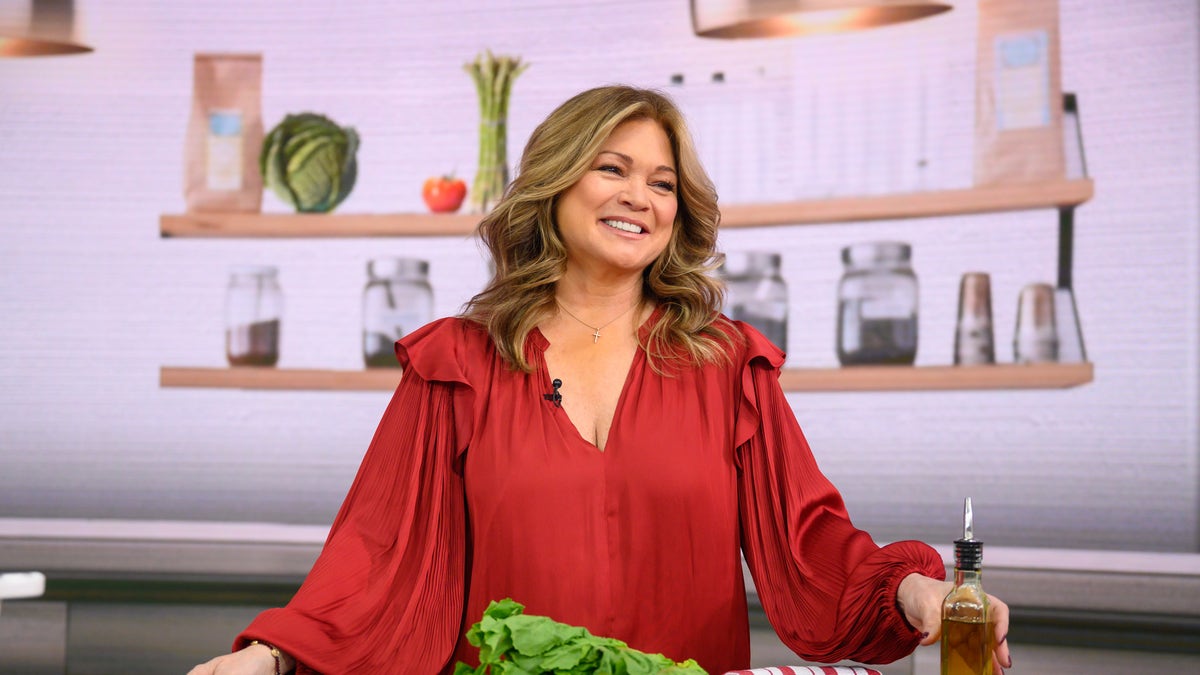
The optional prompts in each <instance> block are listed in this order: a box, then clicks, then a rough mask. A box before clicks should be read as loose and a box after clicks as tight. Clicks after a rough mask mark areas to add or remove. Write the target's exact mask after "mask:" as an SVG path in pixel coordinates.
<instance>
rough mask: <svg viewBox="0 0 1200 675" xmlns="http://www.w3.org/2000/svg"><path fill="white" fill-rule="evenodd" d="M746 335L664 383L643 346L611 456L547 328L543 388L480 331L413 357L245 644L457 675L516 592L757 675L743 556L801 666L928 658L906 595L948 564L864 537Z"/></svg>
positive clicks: (402, 353) (459, 328) (549, 608)
mask: <svg viewBox="0 0 1200 675" xmlns="http://www.w3.org/2000/svg"><path fill="white" fill-rule="evenodd" d="M658 316H659V313H658V312H656V313H655V315H654V316H652V317H651V319H650V320H649V321H648V322H647V326H648V325H649V324H650V323H651V322H653V321H655V320H657V318H658ZM735 325H737V326H738V328H739V329H740V330H741V331H742V333H743V334H744V335H745V337H746V338H747V340H746V344H744V345H741V346H739V347H736V348H734V349H733V350H732V356H733V358H732V361H731V363H730V364H715V365H708V366H705V367H701V368H692V369H688V370H686V371H684V372H682V373H678V374H676V375H675V376H674V377H665V376H662V375H660V374H658V373H656V372H654V370H653V369H652V368H650V367H649V364H648V363H647V361H646V358H645V355H644V353H642V352H640V351H639V353H638V355H637V356H636V357H635V358H634V361H633V364H632V366H631V367H630V370H629V373H628V375H627V377H626V381H625V386H624V389H623V391H622V393H621V397H620V400H619V402H618V404H617V409H616V413H615V417H614V419H613V424H612V428H611V430H610V432H609V436H608V443H607V445H606V447H605V450H604V451H603V452H601V451H599V450H597V448H596V447H595V446H594V445H592V444H591V443H590V442H588V441H587V440H585V439H584V438H583V437H582V436H580V434H579V432H578V431H577V430H576V429H575V427H574V425H573V424H572V423H571V420H570V419H569V418H568V417H567V415H566V413H565V411H564V410H563V409H562V408H560V407H556V406H555V405H554V404H553V403H552V402H550V401H547V400H546V399H545V398H544V397H543V394H545V393H547V392H550V391H551V386H550V380H551V376H552V374H551V373H549V372H547V368H546V364H545V360H544V358H543V355H544V352H545V350H546V347H547V346H548V344H549V343H548V342H547V341H546V339H545V337H543V336H542V334H541V333H540V332H538V331H536V330H535V331H534V332H533V333H532V334H531V335H530V337H529V340H528V342H527V345H526V349H527V354H528V355H529V357H530V359H531V363H534V364H535V365H536V370H535V372H533V373H528V374H527V373H522V372H519V371H514V370H511V369H509V367H508V366H507V365H506V364H505V363H504V362H503V360H502V359H501V358H500V357H499V355H498V354H497V352H496V350H495V348H494V346H493V345H492V342H491V340H490V339H489V337H488V336H487V334H486V332H485V331H484V330H483V329H482V328H480V327H479V326H477V325H476V324H473V323H471V322H468V321H465V320H462V319H442V320H440V321H436V322H434V323H432V324H429V325H428V326H426V327H424V328H422V329H421V330H419V331H417V332H415V333H413V334H412V335H409V336H408V337H406V338H404V339H403V340H401V341H400V342H399V343H397V350H396V351H397V355H398V357H399V359H400V362H401V364H402V365H403V366H405V374H404V377H403V379H402V381H401V383H400V386H399V387H398V388H397V390H396V392H395V394H394V395H393V397H392V400H391V403H390V404H389V405H388V407H387V410H386V411H385V412H384V415H383V420H382V421H381V422H380V425H379V428H378V430H377V431H376V432H375V437H374V439H373V440H372V441H371V445H370V447H369V448H368V450H367V453H366V456H365V457H364V458H363V462H362V465H361V467H360V468H359V471H358V476H357V477H356V478H355V481H354V484H353V486H352V487H351V488H350V492H349V494H348V495H347V497H346V501H345V503H344V504H343V505H342V508H341V511H340V512H339V513H338V516H337V518H336V520H335V521H334V523H333V526H332V528H331V530H330V533H329V538H328V540H327V541H326V543H325V548H324V550H323V551H322V552H321V555H320V557H319V558H318V560H317V562H316V563H315V564H314V566H313V568H312V571H311V572H310V573H309V575H308V578H307V579H306V580H305V582H304V584H303V585H302V586H301V588H300V589H299V591H298V592H297V593H296V595H295V597H294V598H293V599H292V601H291V602H290V603H289V604H288V605H287V606H286V607H284V608H280V609H271V610H268V611H266V612H263V613H262V614H260V615H259V616H258V617H257V618H256V619H255V620H254V621H253V622H252V623H251V624H250V626H249V627H247V628H246V630H245V632H244V633H243V634H242V635H241V636H239V637H238V640H237V641H236V642H235V644H234V648H235V649H239V648H241V647H243V646H245V645H246V644H247V643H248V641H249V640H251V639H257V640H262V641H265V642H268V643H271V644H274V645H276V646H278V647H279V648H280V649H283V650H284V651H286V652H288V653H289V654H291V655H293V656H294V657H295V658H296V659H297V661H298V662H299V664H300V665H299V667H298V671H299V672H300V673H309V672H314V671H316V672H323V673H404V674H410V673H411V674H414V675H424V674H430V675H432V674H435V673H450V672H452V671H453V667H454V663H455V662H456V661H458V660H464V661H467V662H469V663H472V664H474V663H476V659H477V653H476V650H475V649H474V648H472V647H471V646H470V645H469V644H468V643H467V642H466V640H465V638H463V637H462V636H463V634H464V632H465V631H466V629H467V628H468V627H469V626H470V625H471V624H473V623H475V622H476V621H478V620H479V618H480V616H481V614H482V613H483V610H484V608H485V607H486V606H487V604H488V602H489V601H491V600H496V599H501V598H506V597H511V598H513V599H514V600H516V601H518V602H520V603H523V604H524V605H525V606H526V612H527V613H530V614H544V615H547V616H550V617H553V618H554V619H557V620H559V621H564V622H567V623H571V624H577V625H582V626H586V627H587V628H588V629H589V630H591V631H592V632H593V633H594V634H596V635H606V636H613V637H617V638H620V639H622V640H624V641H626V642H627V643H629V645H630V646H632V647H635V648H637V649H640V650H643V651H648V652H661V653H663V654H665V655H667V656H669V657H671V658H672V659H675V660H683V659H686V658H694V659H696V660H697V661H698V662H699V663H700V665H701V666H703V667H704V668H705V669H706V670H707V671H708V672H709V673H714V674H718V673H724V672H725V671H726V670H731V669H735V668H746V667H748V666H749V664H750V639H749V627H748V619H747V613H746V593H745V587H744V581H743V578H742V567H741V557H740V555H739V554H744V555H745V558H746V561H747V563H748V565H749V567H750V570H751V572H752V574H753V576H754V580H755V585H756V586H757V588H758V593H759V598H760V600H761V601H762V604H763V607H764V609H765V610H766V612H767V616H768V617H769V618H770V620H771V623H772V625H773V626H774V627H775V629H776V631H777V632H778V633H779V635H780V637H781V638H782V639H783V641H784V642H785V643H786V644H787V645H788V646H790V647H791V648H792V649H793V650H795V651H796V653H797V654H799V655H801V656H802V657H804V658H808V659H812V660H817V661H837V660H841V659H845V658H852V659H855V660H858V661H865V662H876V663H886V662H890V661H893V660H895V659H897V658H900V657H902V656H905V655H907V654H908V653H910V652H911V651H912V650H913V649H914V648H915V647H916V645H917V642H918V635H917V633H916V631H914V630H913V629H912V627H911V626H909V625H908V624H907V623H906V622H905V621H904V619H903V618H902V617H901V615H900V613H899V612H898V611H897V608H896V604H895V597H896V588H897V586H898V585H899V583H900V580H901V579H903V578H904V576H906V575H907V574H909V573H911V572H919V573H922V574H925V575H928V576H932V577H936V578H939V579H940V578H943V576H944V573H945V572H944V567H943V565H942V560H941V558H940V557H939V556H938V555H937V553H936V552H935V551H933V549H931V548H930V547H928V546H926V545H924V544H921V543H919V542H913V541H906V542H898V543H895V544H891V545H889V546H886V547H883V548H879V547H878V546H876V545H875V543H874V542H873V541H872V540H871V538H870V536H869V535H867V533H865V532H862V531H860V530H857V529H855V528H854V526H853V525H852V524H851V522H850V519H849V517H848V516H847V514H846V509H845V506H844V505H843V503H842V499H841V496H840V495H839V494H838V492H837V490H836V489H834V487H833V485H832V484H830V483H829V481H828V480H827V479H826V478H825V477H824V476H823V475H822V474H821V472H820V470H819V469H818V468H817V464H816V462H815V460H814V459H813V456H812V453H811V452H810V451H809V448H808V444H807V442H806V441H805V439H804V436H803V434H802V433H801V431H800V427H799V425H798V424H797V422H796V418H795V416H794V415H793V413H792V409H791V407H790V406H789V405H788V402H787V399H786V398H785V396H784V393H783V391H782V389H781V388H780V386H779V382H778V375H779V367H780V366H781V365H782V363H783V353H782V352H780V351H779V349H777V348H776V347H775V346H773V345H772V344H771V343H770V342H768V341H767V340H766V339H765V338H764V337H763V336H762V335H761V334H759V333H758V332H757V331H755V330H754V329H753V328H751V327H749V326H746V325H744V324H740V323H738V324H735ZM647 326H644V327H643V329H642V330H643V331H645V330H647Z"/></svg>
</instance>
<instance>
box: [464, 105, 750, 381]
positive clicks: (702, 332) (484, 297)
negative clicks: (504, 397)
mask: <svg viewBox="0 0 1200 675" xmlns="http://www.w3.org/2000/svg"><path fill="white" fill-rule="evenodd" d="M637 119H649V120H652V121H654V122H657V123H658V124H659V125H660V126H662V128H663V130H664V131H665V132H666V134H667V138H668V140H669V141H670V144H671V151H672V153H673V155H674V160H675V167H676V172H677V174H678V185H677V192H676V194H677V198H678V200H679V205H678V208H677V210H676V216H675V226H674V230H673V231H672V233H671V240H670V242H669V243H668V244H667V247H666V249H665V250H664V251H663V253H662V255H660V256H659V257H658V259H657V260H655V261H654V262H653V263H652V264H651V265H650V266H649V267H647V268H646V270H645V271H644V272H643V275H642V278H643V283H642V294H643V296H644V297H645V298H646V299H648V300H652V301H654V302H657V303H658V304H659V305H661V306H662V308H663V315H662V317H661V319H660V320H659V321H658V322H656V323H655V325H654V326H653V328H652V329H651V330H650V332H649V333H648V335H647V337H646V339H645V340H644V341H643V342H642V345H641V346H642V349H644V350H645V352H646V354H647V356H648V357H649V359H648V360H649V362H650V364H651V367H652V368H654V369H655V370H656V371H657V372H660V373H664V374H666V373H669V371H671V370H673V369H675V368H676V367H678V366H681V365H686V364H703V363H711V362H716V361H727V360H728V358H729V354H728V350H727V349H726V348H725V347H727V346H728V345H730V344H732V342H733V341H734V340H735V339H738V338H739V337H740V333H738V331H737V330H736V329H734V328H733V327H732V325H731V324H729V322H728V321H727V320H726V319H725V318H724V317H723V316H721V314H720V310H721V305H722V301H723V299H724V294H725V289H724V285H723V284H722V283H721V282H720V281H719V280H717V279H715V278H714V277H712V276H711V275H710V274H709V272H711V271H712V270H713V269H714V268H716V267H717V266H718V265H719V264H720V261H721V257H722V256H720V255H718V254H717V253H716V243H717V227H718V225H719V224H720V220H721V214H720V211H719V210H718V209H717V193H716V189H715V188H714V187H713V184H712V181H711V180H710V179H709V177H708V174H706V173H705V171H704V168H703V167H702V166H701V165H700V160H699V158H698V157H697V155H696V149H695V147H694V146H693V144H692V139H691V135H690V133H689V132H688V130H687V125H686V123H685V122H684V119H683V114H682V113H681V112H680V111H679V108H678V107H676V105H675V103H674V102H673V101H671V99H670V98H668V97H667V96H665V95H664V94H662V93H660V92H657V91H654V90H649V89H638V88H635V87H628V86H619V85H618V86H606V87H598V88H595V89H589V90H587V91H584V92H582V93H580V94H577V95H575V96H573V97H572V98H571V99H569V100H568V101H567V102H565V103H563V104H562V105H560V106H559V107H558V108H557V109H555V110H554V112H552V113H550V115H549V117H547V118H546V120H545V121H543V122H542V123H541V124H540V125H538V127H537V128H536V129H535V130H534V131H533V134H532V135H531V136H530V138H529V142H528V143H527V144H526V145H525V151H524V152H523V153H522V155H521V163H520V167H519V169H518V172H517V176H516V178H515V179H514V180H513V182H512V184H511V185H509V187H508V189H507V190H506V191H505V194H504V196H503V197H502V198H501V200H500V203H499V204H497V205H496V207H495V208H494V209H493V210H492V212H491V213H489V214H488V215H487V216H486V217H485V218H484V219H483V221H482V222H481V223H480V224H479V236H480V239H482V241H483V243H484V245H485V246H487V248H488V250H489V251H490V253H491V255H492V260H493V262H494V264H495V275H494V276H493V277H492V280H491V281H490V282H489V283H488V285H487V287H486V288H484V289H483V291H481V292H480V293H479V294H478V295H476V296H475V297H474V298H472V299H471V301H470V302H468V303H467V305H466V307H465V308H464V310H463V314H462V316H463V317H465V318H467V319H469V320H472V321H475V322H477V323H479V324H482V325H483V326H484V327H485V328H486V329H487V331H488V333H489V335H491V337H492V340H493V342H494V343H495V344H496V348H497V350H498V351H499V352H500V354H501V356H502V357H503V358H504V359H505V360H506V361H507V362H508V363H509V364H510V365H511V366H513V367H514V368H516V369H519V370H522V371H525V372H532V370H533V366H532V364H530V362H529V360H528V359H527V358H526V356H525V349H524V345H525V341H526V338H527V337H528V336H529V333H530V331H532V330H533V329H534V327H535V326H537V324H538V323H539V322H541V321H542V320H543V319H545V318H546V317H548V316H550V315H552V314H553V313H554V312H556V311H557V308H556V306H555V299H554V289H555V284H556V282H557V281H558V280H559V279H561V278H562V276H563V273H564V272H565V271H566V265H567V252H566V247H565V245H564V243H563V240H562V237H561V235H560V234H559V231H558V226H557V224H556V223H555V220H554V210H555V206H556V205H557V202H558V199H559V196H560V195H562V194H563V193H564V192H565V191H566V190H567V189H568V188H570V187H571V186H572V185H574V184H575V183H576V182H577V181H578V180H579V179H580V178H581V177H582V176H583V175H584V173H585V172H587V170H588V169H589V168H590V166H591V163H592V161H593V160H594V159H595V157H596V155H597V154H599V152H600V148H601V146H602V145H603V144H604V142H605V141H606V140H607V139H608V137H609V135H610V134H611V133H612V132H613V130H614V129H616V128H617V126H618V125H620V124H621V123H623V122H627V121H629V120H637Z"/></svg>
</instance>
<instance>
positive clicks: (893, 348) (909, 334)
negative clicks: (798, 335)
mask: <svg viewBox="0 0 1200 675" xmlns="http://www.w3.org/2000/svg"><path fill="white" fill-rule="evenodd" d="M911 261H912V247H911V246H909V245H908V244H904V243H900V242H872V243H865V244H855V245H853V246H847V247H846V248H843V249H842V263H843V264H844V265H845V271H844V273H843V274H842V279H841V282H840V283H839V284H838V327H837V355H838V360H839V361H840V362H841V363H842V365H844V366H849V365H861V364H898V365H912V363H913V362H914V361H916V358H917V277H916V275H915V274H913V270H912V264H911Z"/></svg>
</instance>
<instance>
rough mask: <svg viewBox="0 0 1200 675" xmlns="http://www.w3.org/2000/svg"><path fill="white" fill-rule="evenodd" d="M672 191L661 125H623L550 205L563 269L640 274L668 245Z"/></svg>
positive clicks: (670, 156)
mask: <svg viewBox="0 0 1200 675" xmlns="http://www.w3.org/2000/svg"><path fill="white" fill-rule="evenodd" d="M677 186H678V176H677V175H676V167H675V159H674V153H673V152H672V149H671V142H670V140H669V139H668V138H667V134H666V132H665V131H663V128H662V126H660V125H659V124H658V122H655V121H653V120H649V119H634V120H628V121H626V122H622V123H621V124H620V125H619V126H617V128H616V129H614V130H613V132H612V134H611V135H610V136H609V137H608V139H607V140H606V141H605V142H604V143H603V144H602V145H601V146H600V152H599V153H597V155H596V156H595V157H594V158H593V159H592V163H591V166H590V167H588V170H587V171H586V172H585V173H584V174H583V176H582V177H581V178H580V179H579V180H578V181H577V182H576V183H575V184H574V185H572V186H571V187H570V188H568V189H567V190H566V192H564V193H563V194H562V196H560V197H559V199H558V203H557V204H556V205H555V209H554V215H555V221H556V222H557V223H558V230H559V233H560V236H561V237H562V240H563V243H564V244H565V245H566V249H567V270H568V272H572V271H574V272H583V273H585V274H587V275H589V276H593V277H594V278H605V277H611V276H613V275H614V274H641V272H642V270H644V269H645V268H646V267H648V266H649V265H650V264H651V263H653V262H654V261H655V259H657V258H658V256H659V255H660V254H662V252H663V250H665V249H666V247H667V243H668V242H670V240H671V232H672V230H673V229H674V224H675V213H676V211H677V210H678V198H677Z"/></svg>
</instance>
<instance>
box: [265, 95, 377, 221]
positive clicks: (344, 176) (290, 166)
mask: <svg viewBox="0 0 1200 675" xmlns="http://www.w3.org/2000/svg"><path fill="white" fill-rule="evenodd" d="M357 152H358V133H357V132H356V131H355V130H354V129H352V128H350V127H340V126H338V125H337V124H336V123H335V122H334V121H333V120H331V119H329V118H328V117H325V116H323V115H318V114H316V113H307V112H306V113H300V114H298V115H288V116H287V117H285V118H284V119H283V121H282V122H280V123H279V124H277V125H276V126H275V128H274V129H272V130H271V132H270V133H269V134H267V137H266V138H265V139H263V147H262V152H261V153H260V154H259V156H258V165H259V169H261V170H262V175H263V181H265V183H266V185H267V187H269V188H271V190H272V191H273V192H274V193H275V194H276V195H277V196H278V197H279V198H280V199H281V200H283V201H284V202H286V203H287V204H290V205H291V206H293V207H295V209H296V210H297V211H300V212H303V213H327V212H329V211H332V210H333V209H334V207H336V206H337V205H338V204H340V203H341V202H342V200H344V199H345V198H346V197H347V196H348V195H349V194H350V190H352V189H353V188H354V181H355V179H356V178H357V177H358V162H357V160H356V157H355V155H356V153H357Z"/></svg>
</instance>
